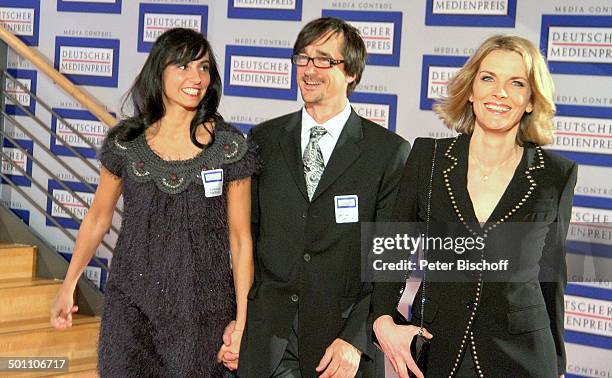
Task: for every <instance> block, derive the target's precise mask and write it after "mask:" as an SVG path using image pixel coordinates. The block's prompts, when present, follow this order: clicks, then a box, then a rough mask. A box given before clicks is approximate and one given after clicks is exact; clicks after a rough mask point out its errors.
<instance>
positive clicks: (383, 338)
mask: <svg viewBox="0 0 612 378" xmlns="http://www.w3.org/2000/svg"><path fill="white" fill-rule="evenodd" d="M373 328H374V333H375V334H376V338H377V339H378V344H379V345H380V348H381V349H382V351H383V352H384V353H385V355H386V356H387V358H388V359H389V361H390V362H391V365H392V366H393V370H395V373H396V374H397V375H398V376H399V378H408V370H407V369H410V371H412V373H414V374H415V375H416V376H417V377H418V378H423V373H422V372H421V370H419V368H418V367H417V365H416V363H415V362H414V359H413V358H412V356H411V355H410V344H411V343H412V339H413V338H414V337H415V336H416V335H418V333H419V327H416V326H413V325H397V324H395V322H394V321H393V318H391V316H389V315H383V316H381V317H379V318H378V319H376V320H375V321H374V326H373ZM423 336H425V338H427V339H431V338H432V337H433V335H432V334H431V333H429V332H428V331H427V330H426V329H423Z"/></svg>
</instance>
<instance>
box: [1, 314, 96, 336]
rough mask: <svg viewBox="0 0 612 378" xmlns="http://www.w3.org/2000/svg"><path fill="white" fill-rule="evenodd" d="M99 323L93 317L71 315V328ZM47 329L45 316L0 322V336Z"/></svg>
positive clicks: (47, 319)
mask: <svg viewBox="0 0 612 378" xmlns="http://www.w3.org/2000/svg"><path fill="white" fill-rule="evenodd" d="M99 321H100V319H99V318H96V317H95V316H89V315H81V314H78V313H77V314H73V315H72V325H73V326H75V325H77V324H87V323H98V322H99ZM49 327H50V324H49V316H46V317H44V318H34V319H20V320H13V321H10V322H0V335H1V334H3V333H10V332H21V331H31V330H35V329H44V328H49Z"/></svg>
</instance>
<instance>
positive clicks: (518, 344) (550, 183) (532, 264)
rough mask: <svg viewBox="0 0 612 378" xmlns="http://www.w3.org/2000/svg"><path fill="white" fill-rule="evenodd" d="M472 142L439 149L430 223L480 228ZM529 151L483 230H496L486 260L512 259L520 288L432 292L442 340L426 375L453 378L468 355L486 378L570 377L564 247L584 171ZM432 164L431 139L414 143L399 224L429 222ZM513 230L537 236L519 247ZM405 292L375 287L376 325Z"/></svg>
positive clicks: (436, 286) (430, 303)
mask: <svg viewBox="0 0 612 378" xmlns="http://www.w3.org/2000/svg"><path fill="white" fill-rule="evenodd" d="M469 142H470V137H469V136H467V135H460V136H458V137H457V138H449V139H441V140H438V149H437V154H436V169H435V173H434V176H433V184H432V200H431V204H432V205H431V211H430V215H431V222H448V223H452V222H454V223H455V224H457V223H461V222H462V220H463V221H464V222H466V223H467V224H468V225H470V224H471V225H472V226H473V227H478V226H477V225H478V221H477V219H476V215H475V214H474V210H473V207H472V202H471V200H470V197H469V194H468V190H467V166H468V148H469ZM524 147H525V148H524V153H523V158H522V160H521V162H520V163H519V166H518V168H517V170H516V172H515V174H514V176H513V178H512V179H511V181H510V183H509V185H508V187H507V189H506V191H505V193H504V194H503V196H502V197H501V199H500V201H499V203H498V205H497V207H496V208H495V209H494V211H493V213H492V215H491V217H490V218H489V221H488V222H487V223H486V224H485V225H484V227H483V229H482V230H481V229H479V228H476V230H477V231H478V232H479V233H480V234H482V232H483V230H488V234H489V235H488V239H487V247H486V248H485V252H484V258H485V259H487V260H489V261H494V260H497V258H499V257H500V256H502V257H503V256H504V255H505V256H506V258H508V259H510V262H511V264H519V263H520V264H523V265H522V267H521V271H520V272H519V273H520V276H519V277H520V279H516V276H515V277H513V280H512V282H491V281H490V280H489V281H486V279H485V280H484V281H486V282H484V281H483V280H481V279H474V280H473V281H472V282H463V283H456V282H455V283H448V282H428V283H427V285H426V291H425V298H426V302H425V309H424V315H423V319H424V325H425V327H426V328H427V329H428V330H429V331H430V332H431V333H432V334H433V335H434V338H433V339H432V342H431V349H430V354H429V362H430V363H429V374H428V376H431V377H442V376H449V375H451V376H452V375H453V374H454V373H455V372H456V369H458V367H459V366H458V365H459V364H460V363H461V353H462V352H463V351H465V350H466V349H467V350H470V351H472V354H473V355H474V354H475V355H476V358H475V362H476V365H477V367H478V369H480V370H481V371H482V373H483V374H484V376H487V377H509V376H514V377H558V376H559V374H563V372H564V371H565V347H564V342H563V331H564V327H563V321H564V308H563V301H564V297H563V294H564V290H565V285H566V265H565V250H564V245H565V239H566V235H567V230H568V227H569V222H570V216H571V207H572V198H573V190H574V186H575V183H576V173H577V166H576V164H575V163H573V162H571V161H569V160H566V159H564V158H562V157H559V156H557V155H555V154H553V153H550V152H547V151H545V150H542V149H541V148H540V147H538V146H535V145H533V144H526V145H525V146H524ZM432 155H433V140H432V139H417V140H416V141H415V143H414V147H413V150H412V152H411V154H410V157H409V158H408V162H407V164H406V168H405V171H404V172H405V173H404V177H403V179H402V183H401V186H400V191H399V192H398V195H397V204H396V206H395V210H394V215H393V219H394V220H395V221H405V222H423V221H424V219H425V218H426V204H427V195H428V191H429V176H430V174H431V164H432ZM510 222H532V223H528V225H529V231H530V233H532V234H533V235H536V236H537V237H536V238H535V239H532V240H531V242H530V243H521V242H520V240H517V239H520V238H517V235H516V233H507V232H505V231H504V230H507V229H508V228H509V227H516V226H517V225H518V224H517V223H515V224H514V225H512V224H510ZM494 256H495V258H494ZM478 258H480V254H478ZM497 281H499V280H497ZM403 286H404V285H403V283H397V284H385V283H377V284H376V285H375V288H374V292H373V295H372V306H373V311H374V314H373V319H374V320H375V319H376V318H378V317H379V316H381V315H383V314H392V313H393V311H394V309H395V306H396V305H397V302H396V300H397V299H398V297H399V293H400V292H401V291H402V290H403ZM421 294H422V286H421V288H420V289H419V291H418V293H417V295H416V297H415V298H416V299H415V301H414V306H413V308H412V314H413V316H412V321H413V323H414V324H419V323H420V313H421V305H420V300H417V299H420V298H421ZM474 351H475V352H474Z"/></svg>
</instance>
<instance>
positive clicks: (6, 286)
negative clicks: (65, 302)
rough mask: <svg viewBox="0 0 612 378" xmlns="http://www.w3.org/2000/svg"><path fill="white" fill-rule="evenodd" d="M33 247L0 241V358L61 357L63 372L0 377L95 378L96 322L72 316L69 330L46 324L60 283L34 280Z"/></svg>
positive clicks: (2, 373) (11, 374) (10, 373)
mask: <svg viewBox="0 0 612 378" xmlns="http://www.w3.org/2000/svg"><path fill="white" fill-rule="evenodd" d="M35 267H36V247H32V246H27V245H21V244H13V243H1V242H0V357H37V358H40V357H67V358H68V360H69V371H68V372H52V371H42V372H27V373H26V372H23V373H17V372H7V371H4V372H2V371H0V377H50V376H53V377H72V378H75V377H83V378H85V377H98V375H97V372H96V361H97V358H96V347H97V343H98V332H99V327H100V320H99V318H97V317H94V316H86V315H78V313H77V314H75V315H73V322H72V324H73V325H72V327H71V328H69V329H66V330H62V331H58V330H55V329H53V328H52V327H51V325H50V324H49V309H50V308H51V302H52V301H53V298H54V297H55V294H56V293H57V291H58V289H59V287H60V285H61V283H62V282H61V281H59V280H49V279H39V278H36V277H34V272H35V271H36V269H35Z"/></svg>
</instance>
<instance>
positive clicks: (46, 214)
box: [0, 152, 112, 271]
mask: <svg viewBox="0 0 612 378" xmlns="http://www.w3.org/2000/svg"><path fill="white" fill-rule="evenodd" d="M0 153H1V154H2V155H4V153H3V152H0ZM19 168H20V167H19ZM0 177H1V178H2V179H3V180H4V181H5V182H6V183H7V184H9V185H10V186H11V188H13V189H14V190H15V191H17V193H19V194H21V196H22V197H23V198H25V199H26V200H27V201H28V202H29V203H30V204H31V205H32V207H34V208H35V209H36V210H38V211H39V212H41V213H42V214H44V215H45V217H47V219H49V220H50V221H51V223H53V225H55V226H56V227H57V228H59V229H60V230H61V231H62V232H63V233H64V234H65V235H66V236H67V237H68V238H69V239H70V240H72V241H73V242H76V237H75V236H74V235H72V233H70V231H68V230H67V229H66V228H65V227H64V226H62V225H61V224H60V223H59V222H58V221H57V220H56V219H55V218H53V217H52V216H51V214H49V213H47V212H46V211H45V209H43V208H42V207H41V206H40V205H39V204H38V203H36V201H34V200H33V199H32V197H30V196H28V195H27V193H26V192H25V191H24V190H23V189H21V188H20V187H19V185H17V184H15V183H14V182H13V181H12V180H11V179H10V177H8V176H7V175H5V174H4V173H2V171H0ZM32 182H34V181H32ZM111 250H112V248H111ZM92 259H93V260H94V261H95V262H96V263H97V264H98V265H99V266H100V268H102V270H104V271H108V266H107V265H106V264H105V263H103V262H102V261H101V260H100V259H99V258H98V257H97V256H96V255H94V256H93V257H92Z"/></svg>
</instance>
